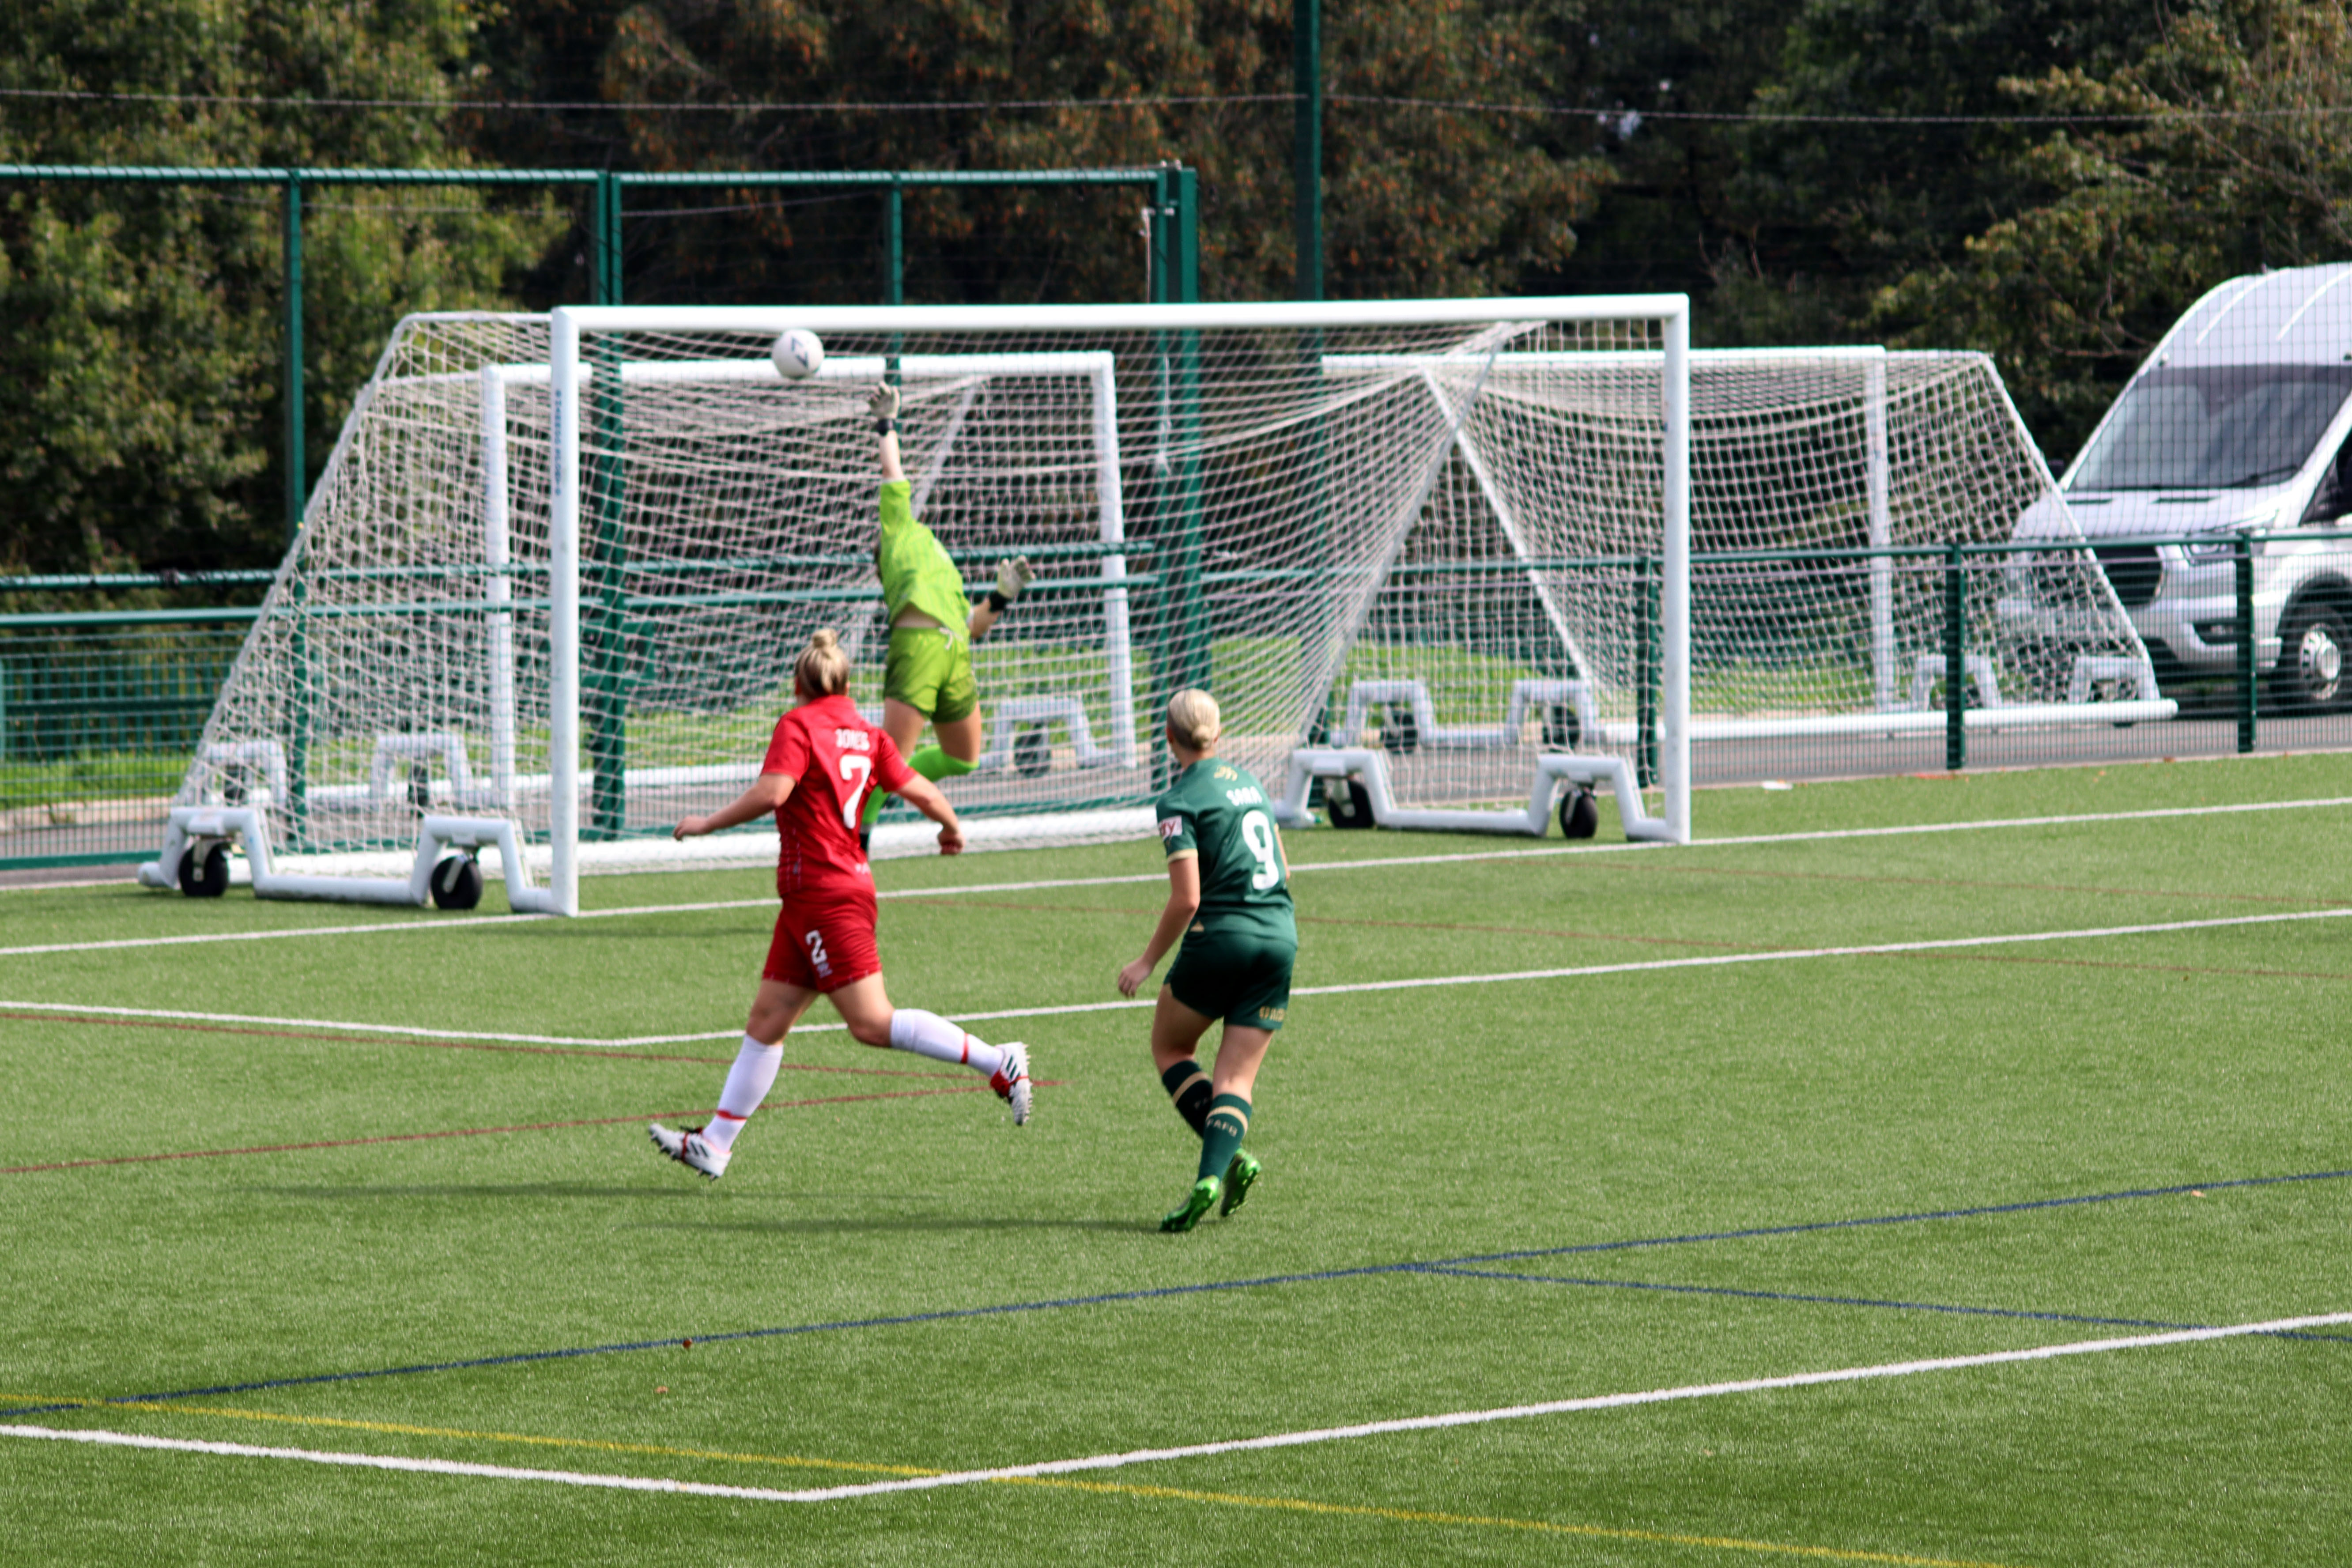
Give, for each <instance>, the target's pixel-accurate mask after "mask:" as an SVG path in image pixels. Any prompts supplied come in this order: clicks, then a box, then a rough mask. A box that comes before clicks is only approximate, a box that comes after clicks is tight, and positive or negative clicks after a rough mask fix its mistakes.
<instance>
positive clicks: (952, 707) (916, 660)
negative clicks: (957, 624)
mask: <svg viewBox="0 0 2352 1568" xmlns="http://www.w3.org/2000/svg"><path fill="white" fill-rule="evenodd" d="M882 695H883V696H885V697H895V698H897V699H898V700H899V701H901V702H903V703H905V704H906V705H907V706H908V707H909V708H912V709H913V710H915V711H916V712H918V713H920V714H921V715H922V716H923V717H924V718H926V719H929V721H931V722H932V723H934V724H952V723H954V722H955V721H957V720H959V719H964V718H969V717H970V716H971V710H973V709H975V708H977V707H979V706H980V688H979V687H978V686H977V685H976V684H974V683H973V681H972V679H971V645H970V644H968V643H966V642H965V641H964V639H963V638H962V637H959V636H957V635H956V634H955V633H954V632H953V631H950V629H949V628H947V627H945V626H893V627H891V628H890V653H889V657H888V658H886V659H885V660H884V661H883V664H882Z"/></svg>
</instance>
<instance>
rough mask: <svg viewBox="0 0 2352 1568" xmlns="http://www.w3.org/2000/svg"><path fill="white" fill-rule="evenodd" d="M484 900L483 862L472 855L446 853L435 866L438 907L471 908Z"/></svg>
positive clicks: (436, 901) (435, 900) (435, 888)
mask: <svg viewBox="0 0 2352 1568" xmlns="http://www.w3.org/2000/svg"><path fill="white" fill-rule="evenodd" d="M481 901H482V863H481V862H480V861H478V860H477V859H475V858H473V857H472V856H471V855H445V856H443V857H442V858H441V862H440V864H438V865H436V866H435V867H434V868H433V904H434V907H435V908H436V909H443V910H470V909H472V908H473V907H474V906H475V905H476V904H478V903H480V902H481Z"/></svg>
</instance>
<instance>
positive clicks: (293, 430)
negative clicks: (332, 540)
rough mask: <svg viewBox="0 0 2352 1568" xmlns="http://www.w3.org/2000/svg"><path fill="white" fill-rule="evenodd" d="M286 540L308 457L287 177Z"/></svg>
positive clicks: (302, 498) (298, 226)
mask: <svg viewBox="0 0 2352 1568" xmlns="http://www.w3.org/2000/svg"><path fill="white" fill-rule="evenodd" d="M285 226H286V279H285V294H286V542H287V543H289V544H291V543H293V542H294V536H295V535H296V534H298V533H299V532H300V531H302V512H303V510H304V508H305V507H307V506H308V505H309V503H310V471H309V470H310V460H309V458H306V457H305V456H304V455H303V447H304V446H305V445H306V440H305V437H304V435H303V430H302V395H303V394H302V181H301V179H300V177H299V174H293V173H289V174H288V175H287V177H286V225H285Z"/></svg>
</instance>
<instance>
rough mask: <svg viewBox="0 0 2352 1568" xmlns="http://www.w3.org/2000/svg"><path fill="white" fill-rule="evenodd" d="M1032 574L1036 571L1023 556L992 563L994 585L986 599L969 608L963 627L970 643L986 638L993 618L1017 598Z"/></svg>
mask: <svg viewBox="0 0 2352 1568" xmlns="http://www.w3.org/2000/svg"><path fill="white" fill-rule="evenodd" d="M1036 574H1037V573H1036V568H1034V567H1033V566H1031V565H1030V564H1029V557H1027V556H1026V555H1012V556H1007V557H1006V558H1005V559H1004V560H1002V561H1000V562H998V563H996V586H995V587H993V588H991V589H990V590H989V591H988V597H987V598H985V599H982V601H981V602H980V603H979V604H977V605H973V606H972V607H971V621H970V623H968V625H967V626H966V627H965V630H966V631H967V632H968V633H969V635H970V636H971V640H972V641H973V642H978V641H979V640H980V639H981V638H982V637H986V636H987V635H988V628H989V627H991V626H994V625H995V624H996V617H997V616H1001V615H1003V613H1004V612H1005V609H1006V607H1007V606H1009V605H1011V604H1012V603H1013V600H1015V599H1017V598H1019V597H1020V596H1021V591H1022V590H1023V589H1024V588H1026V587H1027V586H1029V580H1030V579H1031V578H1032V577H1034V576H1035V575H1036Z"/></svg>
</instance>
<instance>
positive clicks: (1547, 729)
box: [1543, 704, 1584, 751]
mask: <svg viewBox="0 0 2352 1568" xmlns="http://www.w3.org/2000/svg"><path fill="white" fill-rule="evenodd" d="M1582 739H1584V725H1583V723H1582V722H1581V721H1579V720H1578V718H1577V717H1576V710H1575V709H1573V708H1570V707H1568V706H1566V705H1565V704H1562V705H1560V706H1558V707H1552V708H1547V709H1545V710H1544V714H1543V743H1544V744H1545V745H1547V746H1564V747H1566V748H1568V749H1569V750H1570V751H1573V750H1575V749H1576V743H1577V742H1579V741H1580V740H1582Z"/></svg>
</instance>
